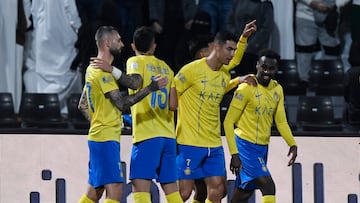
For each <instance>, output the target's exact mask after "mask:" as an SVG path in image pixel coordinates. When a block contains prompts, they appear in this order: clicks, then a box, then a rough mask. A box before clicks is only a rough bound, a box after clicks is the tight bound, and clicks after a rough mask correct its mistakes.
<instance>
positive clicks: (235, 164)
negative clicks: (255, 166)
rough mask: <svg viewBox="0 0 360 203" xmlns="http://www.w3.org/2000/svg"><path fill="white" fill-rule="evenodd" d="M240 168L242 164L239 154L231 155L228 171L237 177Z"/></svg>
mask: <svg viewBox="0 0 360 203" xmlns="http://www.w3.org/2000/svg"><path fill="white" fill-rule="evenodd" d="M241 168H242V162H241V160H240V156H239V154H233V155H231V161H230V171H231V172H232V173H233V174H235V175H236V176H238V175H239V173H240V170H241Z"/></svg>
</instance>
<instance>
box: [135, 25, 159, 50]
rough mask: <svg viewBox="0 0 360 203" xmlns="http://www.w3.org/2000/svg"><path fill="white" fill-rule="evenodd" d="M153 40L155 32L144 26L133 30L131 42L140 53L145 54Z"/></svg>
mask: <svg viewBox="0 0 360 203" xmlns="http://www.w3.org/2000/svg"><path fill="white" fill-rule="evenodd" d="M154 40H155V32H154V31H153V30H152V29H151V28H149V27H146V26H142V27H139V28H138V29H136V30H135V32H134V36H133V42H134V44H135V47H136V49H137V50H138V51H140V52H144V53H145V52H147V51H149V49H150V46H151V43H153V42H154Z"/></svg>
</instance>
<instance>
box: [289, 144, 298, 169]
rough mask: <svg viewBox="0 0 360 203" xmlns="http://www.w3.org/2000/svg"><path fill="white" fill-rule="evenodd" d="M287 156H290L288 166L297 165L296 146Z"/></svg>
mask: <svg viewBox="0 0 360 203" xmlns="http://www.w3.org/2000/svg"><path fill="white" fill-rule="evenodd" d="M287 156H290V160H289V163H288V166H291V165H293V164H294V163H295V159H296V157H297V146H295V145H294V146H291V147H290V149H289V153H288V155H287Z"/></svg>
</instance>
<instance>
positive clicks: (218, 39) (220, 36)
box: [214, 31, 238, 45]
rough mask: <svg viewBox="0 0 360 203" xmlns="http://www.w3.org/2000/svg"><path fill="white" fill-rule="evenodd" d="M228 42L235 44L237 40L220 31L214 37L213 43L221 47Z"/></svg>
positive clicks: (230, 34) (229, 33) (228, 33)
mask: <svg viewBox="0 0 360 203" xmlns="http://www.w3.org/2000/svg"><path fill="white" fill-rule="evenodd" d="M228 40H230V41H234V42H237V41H238V38H237V37H236V36H235V35H234V34H233V33H231V32H229V31H220V32H218V33H217V34H216V35H215V39H214V42H215V43H218V44H220V45H222V44H225V43H226V41H228Z"/></svg>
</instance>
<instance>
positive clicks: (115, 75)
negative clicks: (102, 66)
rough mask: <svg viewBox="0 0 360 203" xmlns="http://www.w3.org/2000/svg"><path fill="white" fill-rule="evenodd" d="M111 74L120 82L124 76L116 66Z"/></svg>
mask: <svg viewBox="0 0 360 203" xmlns="http://www.w3.org/2000/svg"><path fill="white" fill-rule="evenodd" d="M111 74H112V75H113V76H114V77H115V79H116V80H119V79H120V77H121V74H122V71H121V70H120V69H118V68H116V67H115V66H113V70H112V71H111Z"/></svg>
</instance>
